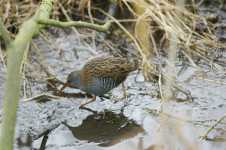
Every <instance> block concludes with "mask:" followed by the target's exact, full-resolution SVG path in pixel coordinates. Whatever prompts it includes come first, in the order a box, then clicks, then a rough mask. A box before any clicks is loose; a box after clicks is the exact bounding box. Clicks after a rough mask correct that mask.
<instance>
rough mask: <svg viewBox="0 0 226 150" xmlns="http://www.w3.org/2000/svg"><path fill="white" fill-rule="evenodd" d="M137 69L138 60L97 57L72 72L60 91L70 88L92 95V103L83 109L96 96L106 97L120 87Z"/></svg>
mask: <svg viewBox="0 0 226 150" xmlns="http://www.w3.org/2000/svg"><path fill="white" fill-rule="evenodd" d="M137 68H138V60H137V59H134V60H133V61H129V60H128V59H127V58H124V57H115V56H108V57H106V56H105V57H96V58H93V59H91V60H90V61H88V62H87V63H86V64H85V65H84V66H83V67H82V69H80V70H75V71H73V72H71V73H70V74H69V75H68V76H67V81H66V82H65V84H64V85H63V87H62V88H61V90H60V91H63V90H64V89H65V88H66V87H70V88H76V89H80V90H81V91H84V92H86V93H87V94H90V95H92V99H91V100H90V101H88V102H86V103H84V104H82V105H81V106H80V107H83V106H85V105H87V104H88V103H91V102H93V101H95V100H96V96H104V94H106V93H108V92H109V91H110V90H112V89H114V88H116V87H117V86H119V85H120V84H121V83H123V82H124V81H125V80H126V78H127V76H128V74H129V73H130V72H132V71H135V70H137ZM123 87H124V86H123Z"/></svg>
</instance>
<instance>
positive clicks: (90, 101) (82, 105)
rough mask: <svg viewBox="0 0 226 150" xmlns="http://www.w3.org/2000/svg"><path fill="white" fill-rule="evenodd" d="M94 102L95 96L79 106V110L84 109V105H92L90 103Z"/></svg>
mask: <svg viewBox="0 0 226 150" xmlns="http://www.w3.org/2000/svg"><path fill="white" fill-rule="evenodd" d="M95 100H96V96H93V97H92V99H91V100H89V101H87V102H85V103H83V104H81V105H80V106H79V108H82V107H84V106H85V105H87V104H89V103H92V102H93V101H95Z"/></svg>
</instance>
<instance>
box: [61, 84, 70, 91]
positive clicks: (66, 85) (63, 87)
mask: <svg viewBox="0 0 226 150" xmlns="http://www.w3.org/2000/svg"><path fill="white" fill-rule="evenodd" d="M69 86H70V85H69V83H67V82H66V83H64V85H63V86H62V88H61V89H60V91H61V92H62V91H63V90H64V89H65V88H66V87H69Z"/></svg>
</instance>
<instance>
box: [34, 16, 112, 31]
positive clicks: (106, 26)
mask: <svg viewBox="0 0 226 150" xmlns="http://www.w3.org/2000/svg"><path fill="white" fill-rule="evenodd" d="M38 23H40V24H43V25H51V26H55V27H60V28H65V27H72V26H74V27H83V28H90V29H93V30H96V31H99V32H107V31H108V30H109V28H110V26H111V23H112V22H111V21H108V22H106V23H105V24H104V25H97V24H93V23H88V22H83V21H67V22H62V21H57V20H54V19H40V20H38Z"/></svg>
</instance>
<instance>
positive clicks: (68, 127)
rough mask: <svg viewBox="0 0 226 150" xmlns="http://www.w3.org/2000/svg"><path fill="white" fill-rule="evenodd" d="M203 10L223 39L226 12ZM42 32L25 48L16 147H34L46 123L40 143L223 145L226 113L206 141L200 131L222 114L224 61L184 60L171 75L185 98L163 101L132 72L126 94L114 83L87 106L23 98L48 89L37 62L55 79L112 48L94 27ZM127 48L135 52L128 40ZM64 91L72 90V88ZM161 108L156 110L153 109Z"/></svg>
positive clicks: (225, 105) (131, 149) (83, 149)
mask: <svg viewBox="0 0 226 150" xmlns="http://www.w3.org/2000/svg"><path fill="white" fill-rule="evenodd" d="M206 10H208V13H212V14H214V15H217V16H218V17H219V18H220V19H219V20H218V25H219V26H218V27H217V28H216V34H217V35H218V37H219V40H222V41H224V40H225V38H226V35H225V33H224V32H225V31H224V29H225V25H224V22H225V21H226V20H225V19H226V12H225V11H222V10H218V8H217V7H213V8H212V7H211V9H206V7H205V8H203V9H201V8H200V14H202V15H206V14H207V13H206V12H205V11H206ZM210 10H211V11H210ZM54 30H55V29H54ZM48 33H49V36H48V40H46V39H43V38H42V37H37V38H35V40H34V43H35V44H37V46H38V48H39V49H35V48H34V47H32V48H31V51H30V52H29V54H28V56H29V57H28V58H29V59H28V60H27V63H26V70H25V76H24V77H26V78H25V80H23V83H22V87H21V89H22V93H23V94H22V95H21V101H20V104H19V110H18V115H17V116H18V117H17V133H16V135H17V144H16V145H15V149H29V147H32V149H39V148H40V145H41V143H42V140H43V137H44V135H45V133H47V132H48V131H49V130H51V131H50V132H49V134H48V140H47V143H46V150H58V149H59V150H72V149H73V150H76V149H79V150H102V149H103V150H116V149H117V150H119V149H120V150H125V149H128V150H140V149H149V150H150V149H153V148H156V147H157V148H165V149H187V148H188V149H189V148H191V147H193V148H195V149H205V150H208V149H209V150H214V149H215V150H219V149H225V147H226V139H225V137H226V120H225V121H223V122H222V123H220V124H219V125H218V126H217V127H216V129H215V130H213V131H212V132H210V134H208V138H209V140H202V139H201V138H200V136H203V135H204V134H205V133H206V132H207V130H208V128H209V127H210V126H212V125H213V124H214V123H215V122H216V120H217V119H219V118H220V117H222V116H223V115H224V114H225V113H226V94H225V90H226V75H225V70H226V65H225V64H224V63H222V64H221V69H216V68H214V69H212V68H211V66H209V65H208V64H205V63H202V61H201V62H200V65H199V66H200V68H194V67H191V66H188V67H187V68H186V70H185V71H183V73H182V74H180V75H179V76H178V83H179V84H180V85H181V86H183V87H184V88H186V89H188V90H189V91H190V92H191V95H192V97H193V101H192V102H191V101H186V102H178V101H175V100H172V101H169V102H167V103H164V104H163V103H162V102H161V100H160V98H159V88H158V84H157V83H152V82H146V81H144V78H143V75H142V74H141V73H140V72H138V71H135V72H132V73H131V74H130V75H129V77H128V78H127V80H126V82H125V85H126V87H127V92H128V98H127V99H122V100H119V101H117V102H116V100H118V99H119V98H120V97H122V96H123V92H122V88H121V86H119V87H118V88H116V89H114V90H113V91H112V93H111V95H110V97H111V98H110V99H104V100H101V99H100V98H97V100H96V101H95V102H93V103H91V104H89V105H87V108H89V109H87V110H85V109H79V105H80V104H81V103H82V102H84V101H86V100H87V98H66V97H65V98H63V97H60V98H49V100H48V101H45V102H38V101H37V100H33V101H27V102H25V101H24V100H26V99H28V98H31V97H34V96H36V95H39V94H43V93H49V94H51V92H47V88H46V82H45V81H46V79H47V76H46V73H45V72H44V71H43V68H42V67H40V62H41V63H42V64H44V65H45V66H47V67H48V69H49V71H50V72H51V73H52V74H54V75H56V76H57V78H59V79H60V80H62V81H65V79H66V76H67V74H68V73H70V72H71V71H73V70H76V69H79V68H81V67H82V66H83V65H84V64H85V62H87V61H88V60H89V59H91V58H93V57H95V56H100V55H111V54H112V53H109V51H110V50H109V48H108V47H107V46H106V43H105V42H104V41H105V40H103V38H102V37H103V35H102V34H100V33H95V32H90V31H89V32H87V31H86V30H85V31H84V30H82V31H80V30H79V31H76V32H74V31H68V30H67V31H63V30H57V31H52V30H51V31H49V32H48ZM50 33H51V34H50ZM53 33H54V34H53ZM93 37H95V38H94V40H93ZM126 47H127V48H128V49H129V50H130V51H132V52H134V51H136V50H135V49H133V46H130V45H127V46H126ZM113 53H117V52H113ZM221 53H222V55H221V57H220V58H219V59H220V60H221V62H225V61H226V53H225V50H224V49H223V51H221ZM38 62H39V63H38ZM180 64H181V63H180V62H179V63H178V65H177V70H178V71H179V70H180V69H181V67H182V66H181V65H180ZM4 77H5V67H4V64H3V63H2V62H1V63H0V83H4V81H5V79H4ZM3 87H4V84H1V85H0V99H1V100H2V96H3V91H4V90H3ZM66 91H67V92H71V93H72V92H79V91H78V90H76V89H67V90H66ZM43 99H47V98H43ZM43 99H42V100H43ZM1 104H2V101H0V106H1ZM160 110H161V111H163V113H162V115H159V114H158V112H159V111H160Z"/></svg>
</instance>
